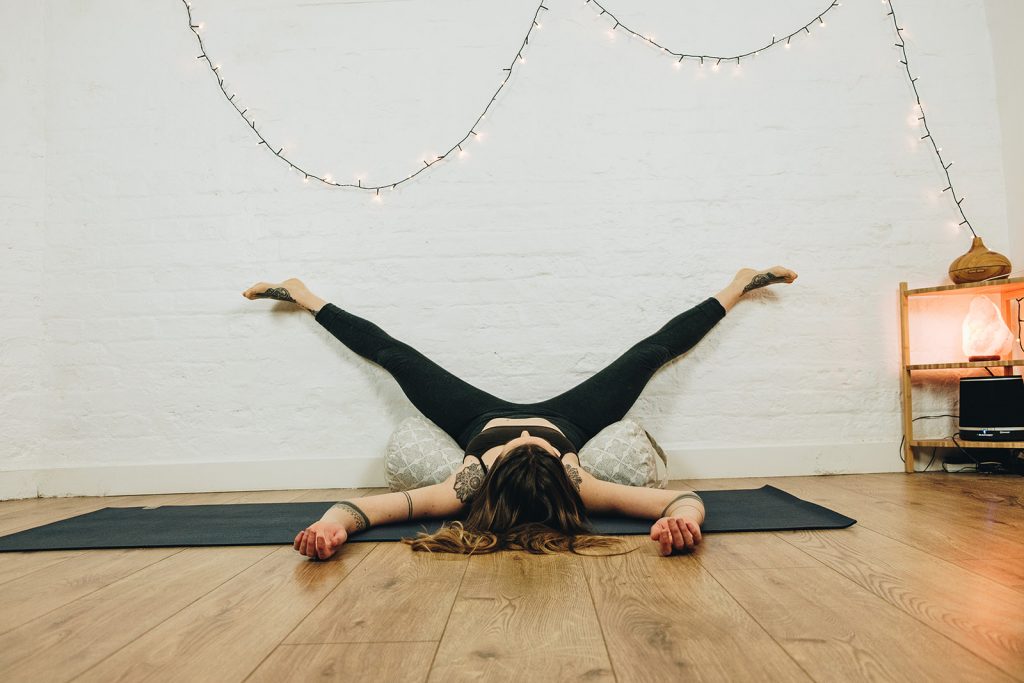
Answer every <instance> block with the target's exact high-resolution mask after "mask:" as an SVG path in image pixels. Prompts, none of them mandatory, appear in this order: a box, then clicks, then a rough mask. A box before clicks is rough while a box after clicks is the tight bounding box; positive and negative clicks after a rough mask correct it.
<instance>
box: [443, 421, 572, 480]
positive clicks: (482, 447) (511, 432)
mask: <svg viewBox="0 0 1024 683" xmlns="http://www.w3.org/2000/svg"><path fill="white" fill-rule="evenodd" d="M524 429H525V430H526V431H528V432H530V436H539V437H541V438H542V439H546V440H547V441H549V442H550V443H551V445H552V446H554V447H555V448H557V449H558V450H559V451H561V453H562V456H561V457H563V458H564V457H565V454H566V453H575V452H576V446H575V445H573V443H572V442H571V441H569V439H568V437H566V436H565V434H563V433H562V432H560V431H558V430H557V429H553V428H551V427H539V426H537V425H501V426H497V427H489V428H487V429H485V430H483V431H482V432H480V433H479V434H477V435H476V436H474V437H473V438H472V440H470V442H469V444H468V445H467V446H466V455H472V456H473V457H474V458H476V459H477V460H479V461H480V466H481V467H483V468H484V474H487V465H485V464H484V459H483V454H484V453H486V452H487V451H488V450H490V449H492V448H494V447H495V446H501V445H503V444H506V443H508V442H509V441H511V440H512V439H514V438H516V437H517V436H519V435H520V434H522V433H523V430H524ZM463 459H465V458H463Z"/></svg>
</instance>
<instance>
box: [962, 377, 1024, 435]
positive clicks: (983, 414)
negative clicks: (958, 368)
mask: <svg viewBox="0 0 1024 683" xmlns="http://www.w3.org/2000/svg"><path fill="white" fill-rule="evenodd" d="M960 438H961V439H964V440H965V441H1024V377H1021V376H1020V375H1008V376H1004V377H999V376H993V377H961V378H960Z"/></svg>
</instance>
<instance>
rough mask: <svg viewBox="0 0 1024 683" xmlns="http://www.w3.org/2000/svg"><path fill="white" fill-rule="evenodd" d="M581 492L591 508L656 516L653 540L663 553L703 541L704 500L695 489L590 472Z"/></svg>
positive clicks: (652, 527) (652, 533)
mask: <svg viewBox="0 0 1024 683" xmlns="http://www.w3.org/2000/svg"><path fill="white" fill-rule="evenodd" d="M580 495H581V496H582V498H583V503H584V504H585V505H586V507H587V509H588V510H590V511H591V512H597V513H605V514H609V513H610V514H616V515H625V516H627V517H640V518H642V519H652V520H655V522H654V524H653V525H652V526H651V540H653V541H656V542H657V543H658V544H659V546H660V550H661V554H662V555H670V554H671V553H672V550H673V549H675V550H685V549H688V548H693V547H694V546H696V545H697V544H698V543H700V542H701V531H700V525H701V524H703V523H704V501H703V500H701V497H700V496H699V495H698V494H697V493H696V492H694V491H674V490H671V489H652V488H647V487H644V486H626V485H624V484H616V483H614V482H610V481H604V480H601V479H597V478H596V477H594V476H592V475H589V474H588V475H586V476H585V477H584V484H583V486H581V487H580Z"/></svg>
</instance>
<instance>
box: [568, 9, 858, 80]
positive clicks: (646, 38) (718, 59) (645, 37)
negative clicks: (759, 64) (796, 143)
mask: <svg viewBox="0 0 1024 683" xmlns="http://www.w3.org/2000/svg"><path fill="white" fill-rule="evenodd" d="M586 4H587V5H593V6H594V8H595V9H599V10H601V12H600V14H598V16H601V17H603V16H605V15H608V18H609V19H610V20H611V21H613V22H615V25H614V26H612V27H611V29H609V35H610V36H612V37H614V35H615V32H616V31H618V30H619V29H621V30H623V31H625V32H626V33H627V34H628V35H630V36H632V37H634V38H639V39H640V40H642V41H643V42H645V43H647V44H649V45H651V46H652V47H654V48H656V49H658V50H660V51H661V52H662V53H664V54H666V55H670V56H672V57H674V58H678V59H676V63H675V65H676V67H677V68H678V67H679V65H681V64H682V63H683V60H684V59H695V60H700V63H701V65H702V66H703V64H704V60H705V59H706V60H709V61H713V62H714V63H715V67H717V66H719V65H720V64H721V63H722V62H732V61H735V62H736V66H739V65H740V60H741V59H743V58H745V57H752V56H754V55H757V54H760V53H761V52H764V51H765V50H769V49H771V48H773V47H776V46H778V45H785V46H786V47H787V48H788V47H789V43H790V41H791V40H792V39H793V37H794V36H796V35H798V34H800V33H806V34H807V35H808V36H809V35H811V26H813V25H814V22H818V24H819V26H822V27H823V26H825V20H824V18H823V17H824V16H825V15H826V14H828V13H829V12H831V11H832V10H833V9H835V8H836V7H839V6H840V5H841V4H842V3H840V2H838V0H836V1H834V2H831V3H830V4H829V6H828V7H826V8H825V9H824V11H822V12H821V13H820V14H818V16H816V17H814V18H813V19H811V20H810V21H808V22H807V23H806V24H804V25H803V26H801V27H800V28H798V29H797V30H795V31H793V32H792V33H789V34H787V35H785V36H783V37H782V38H777V37H776V36H775V35H773V36H772V42H770V43H767V44H765V45H763V46H761V47H759V48H756V49H754V50H751V51H749V52H744V53H742V54H738V55H698V54H689V53H686V52H676V51H674V50H670V49H669V48H667V47H665V46H664V45H662V44H660V43H658V42H657V41H656V40H654V36H652V35H650V34H643V33H638V32H637V31H634V30H633V29H631V28H630V27H628V26H626V25H625V24H623V23H622V21H621V20H620V19H619V18H618V17H617V16H615V14H613V13H612V12H611V11H609V10H608V8H606V7H605V6H604V5H602V4H601V3H600V2H599V1H598V0H586Z"/></svg>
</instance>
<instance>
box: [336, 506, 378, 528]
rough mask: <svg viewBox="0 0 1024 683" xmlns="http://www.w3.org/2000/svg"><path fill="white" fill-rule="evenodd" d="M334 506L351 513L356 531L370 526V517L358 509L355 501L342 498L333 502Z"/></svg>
mask: <svg viewBox="0 0 1024 683" xmlns="http://www.w3.org/2000/svg"><path fill="white" fill-rule="evenodd" d="M334 507H335V508H337V509H338V510H341V511H342V512H347V513H348V514H350V515H352V517H353V519H355V520H356V528H355V530H356V531H362V530H363V529H369V528H370V518H369V517H367V516H366V513H365V512H363V511H362V510H360V509H359V507H358V506H357V505H356V504H355V503H352V502H349V501H347V500H343V501H341V502H340V503H335V504H334Z"/></svg>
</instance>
